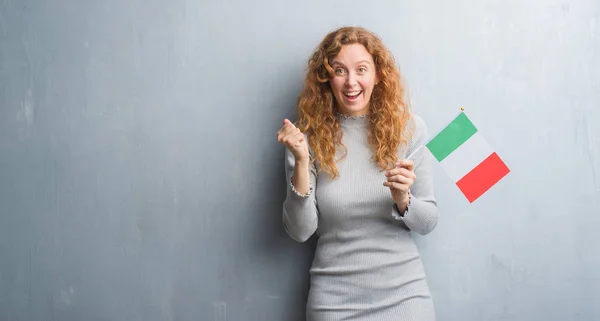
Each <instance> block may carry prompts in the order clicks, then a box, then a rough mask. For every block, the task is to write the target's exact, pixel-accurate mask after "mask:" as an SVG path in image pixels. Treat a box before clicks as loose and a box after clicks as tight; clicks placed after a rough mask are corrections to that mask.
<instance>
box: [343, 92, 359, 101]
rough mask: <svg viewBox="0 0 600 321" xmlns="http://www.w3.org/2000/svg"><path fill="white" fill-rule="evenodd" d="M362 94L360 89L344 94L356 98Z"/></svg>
mask: <svg viewBox="0 0 600 321" xmlns="http://www.w3.org/2000/svg"><path fill="white" fill-rule="evenodd" d="M360 94H362V90H360V91H351V92H345V93H344V96H346V97H348V98H349V99H351V100H352V99H356V98H358V96H359V95H360Z"/></svg>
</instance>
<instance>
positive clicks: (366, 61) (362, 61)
mask: <svg viewBox="0 0 600 321" xmlns="http://www.w3.org/2000/svg"><path fill="white" fill-rule="evenodd" d="M331 64H332V65H335V64H339V65H344V64H343V63H341V62H339V61H338V60H333V61H332V63H331ZM358 64H367V65H372V64H371V62H370V61H368V60H361V61H359V62H358Z"/></svg>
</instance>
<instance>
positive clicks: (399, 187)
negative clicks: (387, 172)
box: [383, 182, 410, 193]
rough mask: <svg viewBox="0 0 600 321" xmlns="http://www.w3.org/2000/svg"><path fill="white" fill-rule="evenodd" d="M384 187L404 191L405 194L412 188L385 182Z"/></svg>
mask: <svg viewBox="0 0 600 321" xmlns="http://www.w3.org/2000/svg"><path fill="white" fill-rule="evenodd" d="M383 185H384V186H387V187H389V188H391V189H394V190H398V191H402V192H404V193H406V192H408V189H409V187H410V186H408V185H406V184H401V183H397V182H384V183H383Z"/></svg>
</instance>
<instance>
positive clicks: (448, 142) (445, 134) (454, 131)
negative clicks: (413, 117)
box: [427, 113, 477, 162]
mask: <svg viewBox="0 0 600 321" xmlns="http://www.w3.org/2000/svg"><path fill="white" fill-rule="evenodd" d="M476 132H477V128H476V127H475V126H474V125H473V123H471V121H470V120H469V118H468V117H467V115H465V113H460V114H459V115H458V116H457V117H456V118H455V119H454V120H453V121H452V122H451V123H450V124H449V125H448V126H446V128H444V129H443V130H442V131H441V132H440V133H439V134H437V135H436V136H435V137H434V138H433V139H432V140H431V141H429V143H427V148H428V149H429V150H430V151H431V153H432V154H433V156H434V157H435V158H436V159H437V160H438V161H439V162H441V161H442V160H443V159H444V158H446V156H448V155H450V154H451V153H452V152H453V151H454V150H455V149H457V148H458V147H459V146H460V145H461V144H462V143H464V142H465V141H466V140H467V139H469V137H471V136H473V134H475V133H476Z"/></svg>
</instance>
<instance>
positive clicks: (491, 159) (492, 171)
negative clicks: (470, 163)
mask: <svg viewBox="0 0 600 321" xmlns="http://www.w3.org/2000/svg"><path fill="white" fill-rule="evenodd" d="M509 172H510V169H508V167H507V166H506V164H504V162H503V161H502V159H500V157H499V156H498V154H496V153H492V154H491V155H490V156H488V158H486V159H485V160H484V161H483V162H481V164H479V165H477V166H476V167H475V168H473V169H472V170H471V171H470V172H469V173H468V174H467V175H465V176H464V177H463V178H461V179H460V180H459V181H458V182H456V185H457V186H458V188H460V190H461V191H462V192H463V194H465V196H466V197H467V199H468V200H469V202H471V203H472V202H474V201H475V200H476V199H478V198H479V196H481V195H483V193H485V192H486V191H487V190H488V189H490V188H491V187H492V186H493V185H494V184H496V183H497V182H498V181H499V180H501V179H502V178H503V177H504V176H506V174H508V173H509Z"/></svg>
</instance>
